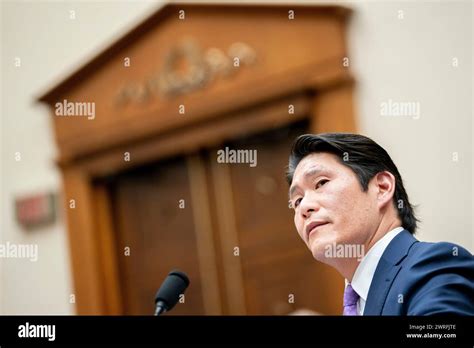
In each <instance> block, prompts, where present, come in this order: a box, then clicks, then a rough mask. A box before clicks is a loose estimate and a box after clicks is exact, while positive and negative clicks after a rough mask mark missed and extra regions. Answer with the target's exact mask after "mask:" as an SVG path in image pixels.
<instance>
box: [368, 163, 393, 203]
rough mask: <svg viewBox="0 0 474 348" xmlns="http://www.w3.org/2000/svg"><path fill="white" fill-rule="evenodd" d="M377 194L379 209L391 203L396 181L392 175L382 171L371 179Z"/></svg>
mask: <svg viewBox="0 0 474 348" xmlns="http://www.w3.org/2000/svg"><path fill="white" fill-rule="evenodd" d="M373 179H374V180H373V183H374V184H375V186H376V187H375V189H376V193H377V201H378V205H379V207H381V208H382V207H385V206H386V205H387V203H390V202H392V199H393V195H394V194H395V185H396V180H395V177H394V176H393V174H392V173H390V172H388V171H383V172H380V173H378V174H376V175H375V177H374V178H373Z"/></svg>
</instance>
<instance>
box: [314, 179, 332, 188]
mask: <svg viewBox="0 0 474 348" xmlns="http://www.w3.org/2000/svg"><path fill="white" fill-rule="evenodd" d="M328 181H329V180H327V179H323V180H319V181H318V183H317V184H316V190H317V189H318V188H320V187H321V186H323V185H324V184H325V183H327V182H328Z"/></svg>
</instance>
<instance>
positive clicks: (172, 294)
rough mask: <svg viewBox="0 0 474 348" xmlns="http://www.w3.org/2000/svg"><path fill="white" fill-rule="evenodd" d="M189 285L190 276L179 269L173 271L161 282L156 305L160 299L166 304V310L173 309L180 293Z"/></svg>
mask: <svg viewBox="0 0 474 348" xmlns="http://www.w3.org/2000/svg"><path fill="white" fill-rule="evenodd" d="M188 285H189V278H188V276H187V275H186V274H185V273H184V272H181V271H179V270H174V271H171V272H170V273H169V274H168V276H167V277H166V278H165V280H164V281H163V283H162V284H161V287H160V289H159V290H158V292H157V293H156V296H155V305H156V303H157V302H158V301H161V302H163V303H164V304H165V305H166V310H167V311H169V310H171V309H172V308H173V307H174V306H175V305H176V303H178V301H179V295H181V294H183V293H184V290H186V288H187V287H188Z"/></svg>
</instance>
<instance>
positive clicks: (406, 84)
mask: <svg viewBox="0 0 474 348" xmlns="http://www.w3.org/2000/svg"><path fill="white" fill-rule="evenodd" d="M305 2H306V3H307V2H308V1H305ZM346 5H347V6H350V7H353V8H354V11H355V12H354V17H353V20H352V21H351V24H350V27H349V29H350V30H349V47H350V52H351V57H352V58H351V62H350V63H351V68H352V69H353V72H354V74H355V76H356V78H357V81H358V84H357V95H356V97H357V110H358V115H359V125H360V131H361V133H363V134H366V135H368V136H370V137H372V138H374V139H375V140H376V141H378V142H379V143H380V144H381V145H383V146H384V147H385V148H386V149H387V150H388V151H389V153H390V154H391V155H392V157H393V159H394V161H395V162H396V164H397V165H398V167H399V169H400V171H401V173H402V176H403V177H404V180H405V184H406V187H407V190H408V193H409V196H410V198H411V200H412V201H413V203H415V204H418V205H419V208H418V212H419V217H420V218H421V220H422V223H421V224H420V229H419V233H418V236H419V238H420V239H423V240H428V241H439V240H449V241H453V242H456V243H459V244H461V245H463V246H465V247H467V248H468V249H469V250H470V251H471V252H472V251H473V250H474V238H473V219H472V210H473V209H472V197H473V163H472V157H473V144H472V134H473V125H472V111H471V110H472V105H471V98H472V28H471V23H472V5H471V4H470V3H469V2H463V3H458V4H455V5H453V4H449V5H446V4H444V3H440V2H422V3H416V4H412V3H407V2H383V3H378V2H374V1H370V2H355V3H346ZM157 6H159V5H158V4H157V3H153V2H148V1H147V2H116V1H114V2H113V5H112V4H111V2H66V3H58V2H41V3H37V2H21V3H20V2H11V1H10V2H3V3H2V5H1V10H2V15H1V20H2V22H1V33H2V38H1V42H2V54H1V59H2V64H1V65H2V85H1V88H2V91H1V98H2V100H1V103H0V104H1V113H2V115H1V122H2V124H1V142H0V146H1V151H2V161H1V170H0V174H1V181H0V183H1V186H0V195H1V199H0V208H1V220H0V221H1V222H0V224H1V225H0V228H1V230H0V233H1V235H0V238H1V242H3V243H4V242H5V241H10V242H12V243H24V244H38V246H39V260H38V261H37V262H30V261H28V260H15V259H0V277H1V278H0V313H2V314H73V313H74V307H73V306H72V305H71V304H70V303H69V295H70V294H71V293H72V285H71V272H70V264H69V260H68V257H69V253H68V249H67V239H66V234H65V228H64V219H63V217H62V216H61V217H60V218H59V220H58V221H57V222H56V224H55V225H54V226H50V227H48V228H45V229H42V230H36V231H33V232H30V233H26V232H25V231H23V230H22V229H21V227H19V226H18V225H17V223H16V222H15V220H14V211H13V205H12V203H13V200H14V198H15V197H16V196H18V195H21V194H23V193H31V192H43V191H45V190H54V191H59V192H60V176H59V173H58V171H57V170H56V169H55V166H54V163H53V159H54V158H55V155H56V151H57V150H56V147H55V144H54V141H53V136H52V127H51V123H50V119H49V117H48V111H47V110H46V109H45V108H44V107H42V106H38V105H36V104H34V103H33V101H34V98H35V96H37V95H39V94H40V93H41V92H43V91H44V90H45V87H49V86H51V85H52V84H53V83H54V82H56V81H59V80H60V79H61V78H62V77H63V76H65V75H67V74H68V73H69V72H71V71H72V70H73V69H74V68H75V67H77V66H78V65H80V64H81V62H83V61H84V60H87V58H89V57H92V56H93V55H94V54H95V53H97V52H99V51H100V50H101V48H103V46H104V45H105V44H107V43H110V42H112V41H113V40H114V39H115V38H117V37H120V35H121V34H123V33H125V32H127V31H128V29H129V28H131V27H133V25H134V23H136V22H137V21H140V19H142V18H143V17H144V16H146V15H148V14H149V13H151V12H152V11H153V10H154V9H156V8H157ZM70 10H74V11H75V16H76V19H75V20H71V19H70V18H69V17H70ZM399 10H402V11H403V17H404V18H403V19H399V18H398V16H399V12H398V11H399ZM15 57H20V58H21V62H22V66H21V67H20V68H15V67H14V59H15ZM453 57H457V58H458V60H459V66H458V67H457V68H454V67H453V66H452V59H453ZM390 99H391V100H392V101H395V102H400V101H411V102H416V103H419V105H420V116H419V118H418V119H414V118H413V117H412V118H410V117H407V116H403V117H400V116H398V117H396V116H381V115H380V108H381V103H383V102H387V101H388V100H390ZM17 151H19V152H21V154H22V160H21V161H19V162H17V161H15V152H17ZM453 152H458V156H459V161H458V162H453V161H452V157H453Z"/></svg>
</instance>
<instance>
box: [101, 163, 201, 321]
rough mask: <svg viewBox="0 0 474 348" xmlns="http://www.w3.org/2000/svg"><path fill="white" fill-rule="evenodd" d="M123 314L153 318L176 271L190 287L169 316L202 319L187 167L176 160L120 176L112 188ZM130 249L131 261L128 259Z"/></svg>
mask: <svg viewBox="0 0 474 348" xmlns="http://www.w3.org/2000/svg"><path fill="white" fill-rule="evenodd" d="M110 190H111V194H112V201H113V207H114V208H113V209H114V215H115V218H114V220H115V222H116V235H117V238H118V243H117V244H118V252H119V255H118V260H119V273H120V278H121V287H122V293H123V308H124V314H132V315H135V314H140V315H146V314H153V310H154V303H153V300H154V296H155V293H156V290H157V289H158V287H159V286H160V284H161V283H162V281H163V280H164V278H165V277H166V275H167V274H168V272H169V271H170V270H172V269H175V268H179V269H181V270H183V271H185V272H186V273H187V274H188V276H189V278H190V281H191V285H192V286H190V287H189V289H188V290H187V291H186V294H185V297H184V303H178V304H177V305H176V307H175V308H174V309H173V311H172V312H170V314H203V313H204V308H203V300H202V292H201V284H200V279H201V277H200V274H199V262H198V254H197V248H196V237H195V227H194V219H193V212H192V207H190V206H189V203H190V201H191V197H190V195H191V193H190V187H189V180H188V175H187V167H186V161H185V159H183V158H177V159H173V160H169V161H165V162H160V163H158V164H154V165H150V166H146V167H143V168H140V169H138V170H134V171H131V172H127V173H124V174H121V175H120V176H118V177H116V178H114V179H113V180H112V183H111V184H110ZM127 247H128V248H130V249H129V251H130V255H128V256H127V255H126V251H127V249H125V248H127Z"/></svg>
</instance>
